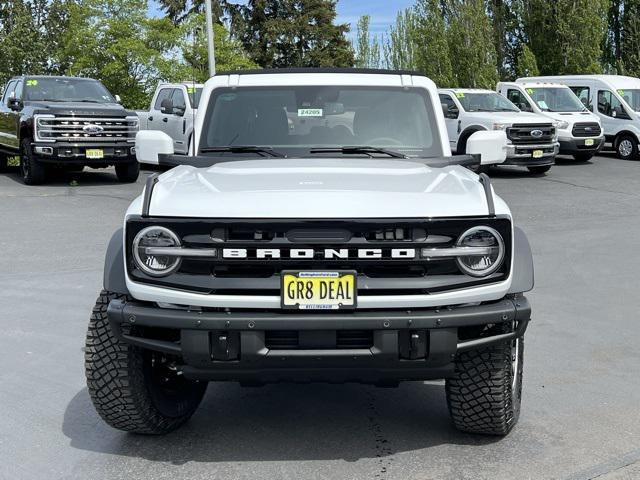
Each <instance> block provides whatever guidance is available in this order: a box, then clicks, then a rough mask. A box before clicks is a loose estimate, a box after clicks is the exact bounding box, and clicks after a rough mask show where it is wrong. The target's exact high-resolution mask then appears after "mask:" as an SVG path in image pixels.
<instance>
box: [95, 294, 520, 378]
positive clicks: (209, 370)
mask: <svg viewBox="0 0 640 480" xmlns="http://www.w3.org/2000/svg"><path fill="white" fill-rule="evenodd" d="M107 315H108V319H109V323H110V324H111V328H112V329H113V332H114V334H115V335H116V337H118V338H120V339H121V340H123V341H125V342H127V343H130V344H132V345H135V346H138V347H141V348H145V349H150V350H155V351H159V352H164V353H168V354H172V355H177V356H180V357H182V359H183V361H184V365H183V366H182V367H181V369H182V373H183V374H184V375H185V376H186V377H188V378H193V379H202V380H220V381H222V380H225V381H228V380H231V381H240V382H258V383H268V382H277V381H326V382H349V381H353V382H364V383H384V382H397V381H401V380H429V379H439V378H446V377H448V376H450V375H451V374H452V373H453V368H454V365H453V360H454V359H455V356H456V353H458V352H461V351H466V350H470V349H475V348H481V347H484V346H488V345H492V344H495V343H498V342H503V341H507V340H510V339H513V338H515V337H516V336H520V335H523V334H524V332H525V330H526V328H527V325H528V322H529V319H530V315H531V308H530V306H529V302H528V301H527V299H526V298H525V297H524V296H521V295H519V296H514V297H509V298H504V299H503V300H500V301H497V302H492V303H487V304H482V305H476V306H466V307H454V308H442V309H429V310H414V311H374V312H370V311H367V312H352V313H344V314H298V313H293V314H285V313H277V312H276V313H270V312H242V311H238V312H233V311H231V312H201V311H188V310H174V309H164V308H159V307H157V306H154V305H153V304H148V303H141V302H136V301H131V302H124V301H121V300H114V301H112V302H111V303H110V304H109V307H108V310H107ZM503 322H513V323H514V324H515V325H517V328H516V331H515V332H513V333H508V334H502V335H494V336H488V337H483V336H479V337H477V338H474V337H473V336H472V335H471V336H470V335H469V334H470V332H472V331H473V327H481V326H483V325H487V324H497V323H503ZM468 327H471V330H470V329H469V328H468ZM341 330H343V331H347V330H349V331H354V330H357V331H366V332H369V333H370V335H371V339H372V342H371V345H370V346H369V347H368V348H346V349H345V348H336V347H335V346H334V347H328V346H327V345H324V344H323V342H324V341H326V339H327V338H331V336H332V335H333V338H335V335H336V332H337V331H341ZM477 330H478V331H479V330H480V329H477ZM272 331H295V332H298V334H300V336H301V338H305V339H306V342H307V343H306V344H304V345H303V346H297V347H296V348H295V349H286V348H277V349H275V348H269V347H268V345H267V342H266V340H265V339H266V338H267V336H268V335H269V334H270V333H271V332H272ZM167 332H170V333H172V336H171V335H170V336H169V337H167V335H166V333H167ZM167 338H172V339H171V340H168V339H167Z"/></svg>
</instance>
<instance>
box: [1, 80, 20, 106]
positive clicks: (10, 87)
mask: <svg viewBox="0 0 640 480" xmlns="http://www.w3.org/2000/svg"><path fill="white" fill-rule="evenodd" d="M16 83H17V82H16V81H15V80H13V81H11V82H9V84H8V85H7V89H6V90H5V91H4V96H3V97H2V103H3V104H5V105H6V104H7V100H9V95H11V92H13V91H15V86H16Z"/></svg>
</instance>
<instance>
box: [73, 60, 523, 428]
mask: <svg viewBox="0 0 640 480" xmlns="http://www.w3.org/2000/svg"><path fill="white" fill-rule="evenodd" d="M195 135H196V136H195V141H196V147H197V148H196V151H195V156H191V157H187V158H185V157H184V156H173V155H172V153H173V142H172V140H171V138H169V137H168V136H167V135H166V134H165V133H163V132H153V131H143V132H140V133H139V134H138V137H137V143H136V148H137V149H138V152H140V153H139V154H141V155H144V156H146V160H155V162H159V163H161V164H166V165H172V164H177V165H178V166H176V167H175V168H173V169H171V170H170V171H168V172H165V173H162V174H154V175H152V176H150V177H149V178H148V180H147V183H146V187H145V189H144V192H143V194H142V195H141V196H140V197H139V198H137V199H136V200H135V201H134V202H133V203H132V204H131V206H130V207H129V209H128V211H127V213H126V216H125V219H124V225H123V228H122V229H120V230H118V231H117V232H115V234H114V235H113V238H112V239H111V242H110V243H109V246H108V250H107V255H106V260H105V270H104V290H103V291H102V293H101V294H100V296H99V298H98V300H97V303H96V305H95V308H94V310H93V313H92V315H91V319H90V322H89V329H88V334H87V342H86V363H85V367H86V377H87V384H88V390H89V393H90V395H91V399H92V401H93V403H94V405H95V407H96V409H97V411H98V413H99V414H100V415H101V417H102V418H103V419H104V420H105V421H106V422H107V423H108V424H109V425H111V426H113V427H115V428H118V429H121V430H124V431H130V432H137V433H145V434H163V433H166V432H169V431H171V430H173V429H175V428H177V427H178V426H180V425H181V424H183V423H184V422H186V421H187V420H188V419H189V417H190V416H191V415H192V414H193V413H194V411H195V410H196V408H197V407H198V404H199V403H200V401H201V399H202V397H203V395H204V393H205V389H206V388H207V384H208V382H210V381H237V382H240V384H244V385H252V386H255V385H261V384H264V383H268V382H281V381H293V382H309V381H321V382H362V383H369V384H374V385H379V386H395V385H397V384H398V382H400V381H409V380H414V381H424V380H432V379H446V387H445V390H446V396H447V400H448V405H449V410H450V412H451V415H452V417H453V422H454V424H455V426H456V427H458V428H459V429H461V430H464V431H468V432H476V433H484V434H494V435H505V434H507V433H508V432H509V431H510V430H511V429H512V428H513V426H514V425H515V424H516V422H517V420H518V416H519V411H520V396H521V389H522V371H523V352H524V343H523V336H524V333H525V330H526V328H527V325H528V322H529V319H530V307H529V303H528V302H527V299H526V298H525V296H524V295H523V293H524V292H527V291H529V290H531V289H532V288H533V262H532V256H531V250H530V247H529V244H528V241H527V238H526V236H525V234H524V233H523V232H522V230H520V229H519V228H517V227H516V226H515V225H514V223H513V219H512V216H511V213H510V211H509V208H508V207H507V205H506V204H505V202H504V201H503V200H502V199H501V198H500V197H498V196H497V195H496V194H495V193H494V190H493V188H492V186H491V182H490V180H489V177H487V176H486V175H485V174H481V175H476V174H475V173H473V172H472V171H471V170H470V169H468V168H467V167H474V168H475V167H477V166H478V165H479V164H482V165H487V164H491V163H499V162H502V161H504V158H505V143H506V140H505V134H504V132H502V131H490V132H478V133H476V134H474V135H473V136H471V137H470V138H469V139H468V142H467V152H469V154H470V155H468V156H466V157H463V156H459V157H452V156H451V152H450V149H449V144H448V138H447V132H446V128H445V123H444V116H443V115H442V109H441V108H440V101H439V98H438V92H437V90H436V86H435V85H434V83H433V82H432V81H431V80H429V79H428V78H426V77H424V76H420V75H418V74H413V73H410V72H392V71H376V70H305V69H303V70H275V71H268V70H265V71H247V72H235V73H224V74H222V73H221V74H218V75H216V76H215V77H213V78H212V79H210V80H209V81H208V82H207V83H206V85H205V88H204V90H203V93H202V103H201V107H200V109H199V112H198V116H197V118H196V134H195ZM185 161H188V162H189V163H190V165H184V164H181V163H184V162H185Z"/></svg>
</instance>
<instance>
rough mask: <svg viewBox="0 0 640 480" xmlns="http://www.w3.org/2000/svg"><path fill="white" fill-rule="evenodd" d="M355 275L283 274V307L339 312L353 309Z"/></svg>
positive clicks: (339, 273)
mask: <svg viewBox="0 0 640 480" xmlns="http://www.w3.org/2000/svg"><path fill="white" fill-rule="evenodd" d="M356 294H357V290H356V273H355V272H283V274H282V308H285V309H296V310H342V309H353V308H355V307H356Z"/></svg>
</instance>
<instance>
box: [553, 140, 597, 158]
mask: <svg viewBox="0 0 640 480" xmlns="http://www.w3.org/2000/svg"><path fill="white" fill-rule="evenodd" d="M585 140H587V139H586V138H560V140H559V141H560V153H561V154H563V155H575V154H577V153H597V152H599V151H600V150H602V147H603V146H604V135H603V136H602V137H600V138H596V139H594V140H595V141H594V142H593V145H589V146H587V145H585Z"/></svg>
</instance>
